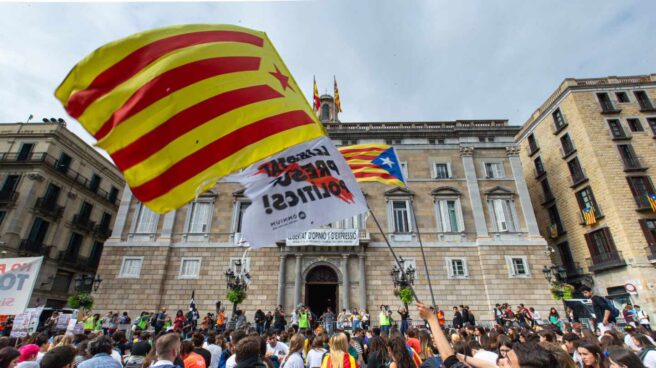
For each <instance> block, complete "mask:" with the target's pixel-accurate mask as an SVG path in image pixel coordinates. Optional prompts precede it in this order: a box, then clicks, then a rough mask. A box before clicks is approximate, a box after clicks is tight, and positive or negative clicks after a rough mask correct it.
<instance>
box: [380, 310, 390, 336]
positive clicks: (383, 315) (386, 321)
mask: <svg viewBox="0 0 656 368" xmlns="http://www.w3.org/2000/svg"><path fill="white" fill-rule="evenodd" d="M389 315H390V313H389V308H388V307H387V306H386V305H383V304H381V305H380V313H379V314H378V323H379V324H380V330H381V331H382V332H385V333H386V334H388V335H389V332H390V327H391V325H392V321H390V316H389Z"/></svg>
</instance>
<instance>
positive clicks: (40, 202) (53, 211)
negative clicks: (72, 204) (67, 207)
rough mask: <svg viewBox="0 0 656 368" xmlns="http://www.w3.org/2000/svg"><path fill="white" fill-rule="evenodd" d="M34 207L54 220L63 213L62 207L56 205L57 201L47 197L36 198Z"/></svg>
mask: <svg viewBox="0 0 656 368" xmlns="http://www.w3.org/2000/svg"><path fill="white" fill-rule="evenodd" d="M34 209H35V210H37V211H39V212H40V213H41V214H42V215H44V216H48V217H51V218H52V219H54V220H57V219H59V218H60V217H61V216H62V214H63V213H64V207H62V206H60V205H58V204H57V201H55V200H53V199H51V198H47V197H41V198H37V200H36V204H35V205H34Z"/></svg>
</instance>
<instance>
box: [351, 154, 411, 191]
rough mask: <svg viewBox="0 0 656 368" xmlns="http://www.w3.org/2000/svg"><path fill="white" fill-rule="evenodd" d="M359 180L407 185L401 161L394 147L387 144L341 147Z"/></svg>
mask: <svg viewBox="0 0 656 368" xmlns="http://www.w3.org/2000/svg"><path fill="white" fill-rule="evenodd" d="M339 151H340V152H341V153H342V155H344V158H345V159H346V162H347V163H348V165H349V167H350V168H351V170H353V175H355V179H356V180H357V181H377V182H379V183H383V184H387V185H395V186H405V176H404V175H403V168H402V167H401V161H400V160H399V156H398V155H397V154H396V150H395V149H394V147H392V146H390V145H387V144H356V145H353V146H344V147H340V148H339Z"/></svg>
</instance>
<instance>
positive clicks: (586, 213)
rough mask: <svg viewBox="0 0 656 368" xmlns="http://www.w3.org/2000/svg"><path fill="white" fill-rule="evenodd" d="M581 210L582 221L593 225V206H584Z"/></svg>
mask: <svg viewBox="0 0 656 368" xmlns="http://www.w3.org/2000/svg"><path fill="white" fill-rule="evenodd" d="M581 212H582V213H583V221H584V222H585V224H586V225H594V224H596V223H597V217H596V216H595V210H594V208H592V207H586V208H584V209H583V210H582V211H581Z"/></svg>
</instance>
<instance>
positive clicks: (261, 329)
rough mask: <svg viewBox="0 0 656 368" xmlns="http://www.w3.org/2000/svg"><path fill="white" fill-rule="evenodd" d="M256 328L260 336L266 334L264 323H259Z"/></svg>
mask: <svg viewBox="0 0 656 368" xmlns="http://www.w3.org/2000/svg"><path fill="white" fill-rule="evenodd" d="M256 328H257V333H258V334H260V335H262V334H264V323H258V324H257V326H256Z"/></svg>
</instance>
